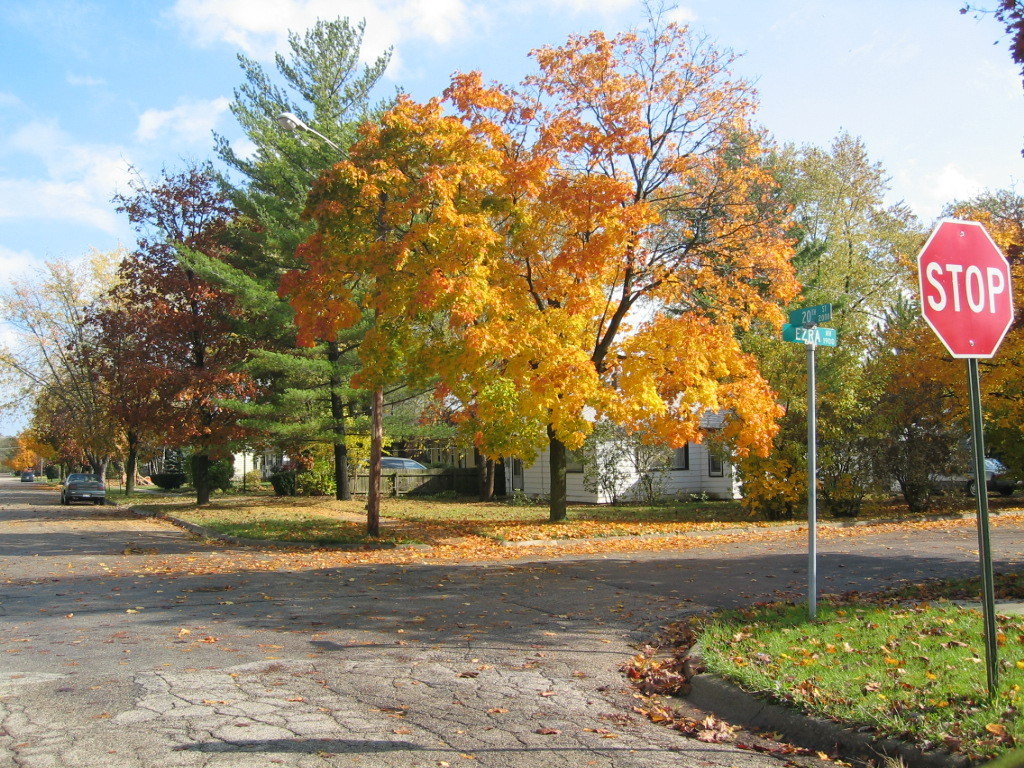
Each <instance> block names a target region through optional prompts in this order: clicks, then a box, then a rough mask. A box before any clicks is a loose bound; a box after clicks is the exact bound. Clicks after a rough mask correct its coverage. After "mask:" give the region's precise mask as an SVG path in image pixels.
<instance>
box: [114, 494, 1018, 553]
mask: <svg viewBox="0 0 1024 768" xmlns="http://www.w3.org/2000/svg"><path fill="white" fill-rule="evenodd" d="M109 496H110V498H111V499H112V500H114V501H117V502H118V503H126V502H127V501H128V500H126V499H125V498H124V496H123V492H121V491H118V490H112V491H110V492H109ZM130 501H131V503H132V505H133V506H136V507H140V508H145V509H147V510H149V511H151V512H156V513H166V514H173V515H175V516H177V517H180V518H182V519H184V520H187V521H189V522H192V523H196V524H198V525H203V526H206V527H208V528H210V529H211V530H214V531H217V532H219V533H223V534H228V535H232V536H239V537H243V538H250V539H262V540H277V541H286V542H294V543H310V544H327V545H333V546H344V547H356V548H358V547H363V546H369V545H374V546H380V545H383V546H395V545H399V544H410V543H413V544H415V543H419V544H428V545H443V544H448V543H451V542H453V541H458V540H462V539H465V538H467V537H469V538H476V539H481V540H486V541H489V542H491V543H492V544H493V543H521V542H551V543H558V542H571V541H574V540H575V541H578V540H581V539H601V538H616V537H633V538H635V537H656V536H675V535H681V534H692V533H700V532H713V531H723V530H726V529H730V528H737V527H750V526H754V527H760V528H762V529H764V530H765V531H766V532H768V531H771V530H777V529H778V528H780V527H781V526H784V525H787V524H792V523H794V522H795V523H800V522H801V521H800V519H799V518H798V519H796V520H784V521H775V522H771V521H764V520H759V519H758V518H755V517H752V516H751V515H750V514H749V513H748V512H746V511H745V510H744V509H743V508H742V507H741V505H740V503H739V502H737V501H713V500H693V501H677V502H671V503H664V504H654V505H640V504H630V505H618V506H598V505H583V504H578V505H570V507H569V513H568V519H567V520H565V521H562V522H559V523H554V524H552V523H550V522H548V510H547V507H546V506H544V505H541V504H528V505H515V504H510V503H507V502H505V501H492V502H481V501H477V500H475V499H465V498H463V499H458V498H456V499H452V498H436V497H435V498H431V497H398V498H385V499H383V500H382V505H381V514H382V524H381V534H382V535H381V537H380V538H379V539H369V538H368V537H366V535H365V524H366V511H365V501H364V500H362V499H353V500H351V501H336V500H334V499H332V498H329V497H324V496H320V497H309V496H293V497H281V496H275V495H274V494H273V493H271V492H269V491H266V490H262V491H259V492H256V493H252V492H250V493H246V494H242V493H239V492H231V493H227V494H216V495H215V496H214V498H213V501H212V503H211V504H209V505H208V506H206V507H202V508H197V507H196V505H195V503H194V501H193V496H192V494H191V492H190V491H188V490H179V491H174V492H170V493H160V494H152V493H145V494H137V495H136V496H135V497H133V498H132V499H131V500H130ZM992 506H993V509H994V510H997V509H999V508H1006V509H1010V508H1012V507H1014V506H1018V507H1019V502H1017V504H1016V505H1015V504H1014V502H1013V500H1001V499H998V500H997V499H992ZM967 508H968V502H967V500H961V499H953V500H951V510H952V511H958V510H960V509H963V510H967ZM901 512H902V514H901ZM889 517H892V518H904V519H908V520H912V519H915V518H913V517H912V516H909V515H907V514H906V510H905V507H902V506H901V505H899V504H895V503H893V502H890V501H886V502H885V503H879V504H875V505H872V506H870V507H869V508H868V509H866V510H865V512H864V514H863V515H861V517H860V519H872V518H874V519H878V518H889ZM826 519H827V518H826ZM917 519H920V518H919V517H918V518H917Z"/></svg>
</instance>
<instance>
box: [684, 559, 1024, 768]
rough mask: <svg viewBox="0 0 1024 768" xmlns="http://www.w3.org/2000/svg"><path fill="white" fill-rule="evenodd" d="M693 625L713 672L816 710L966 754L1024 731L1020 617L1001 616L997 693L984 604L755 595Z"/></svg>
mask: <svg viewBox="0 0 1024 768" xmlns="http://www.w3.org/2000/svg"><path fill="white" fill-rule="evenodd" d="M1010 578H1011V581H1014V582H1017V583H1019V579H1015V578H1012V577H1010ZM933 586H935V587H936V589H939V588H938V585H933ZM963 586H966V585H963ZM958 588H959V587H957V588H953V591H956V589H958ZM697 634H698V638H699V643H700V649H701V656H702V657H703V659H704V662H705V664H706V665H707V669H708V670H709V671H711V672H714V673H716V674H719V675H721V676H723V677H725V678H727V679H729V680H732V681H734V682H736V683H738V684H739V685H740V686H741V687H743V688H744V689H746V690H749V691H752V692H758V693H762V694H766V695H767V696H769V697H770V698H773V699H775V700H778V701H782V702H786V703H789V704H792V705H795V706H797V707H799V708H801V709H803V710H805V711H807V712H810V713H813V714H815V715H818V716H822V717H825V718H829V719H832V720H837V721H840V722H844V723H849V724H855V725H868V726H872V727H874V728H875V729H877V731H878V732H879V733H880V734H884V735H887V736H896V737H902V738H905V739H908V740H911V741H914V742H916V743H918V744H920V745H921V746H923V747H926V748H934V747H944V748H947V749H950V750H953V751H957V752H962V753H963V754H966V755H968V756H969V757H971V758H972V759H973V758H982V757H991V756H993V755H995V754H998V753H1000V752H1002V751H1004V750H1006V749H1008V748H1010V747H1013V746H1014V745H1016V744H1018V743H1021V742H1022V741H1024V715H1022V714H1021V707H1022V705H1024V620H1022V617H1020V616H1012V617H1007V616H1001V617H999V635H998V642H999V659H1000V670H1001V672H1000V686H999V692H998V695H997V696H996V697H995V698H994V699H992V700H989V699H988V696H987V690H986V677H985V664H984V655H983V654H984V644H983V641H982V620H981V615H980V613H979V612H978V611H976V610H973V609H970V608H965V607H961V606H960V605H957V604H954V603H950V602H946V601H944V600H940V601H938V602H925V603H909V604H899V603H893V602H892V601H890V600H882V601H879V602H839V603H837V604H835V605H831V606H829V605H825V606H823V607H822V609H821V611H820V613H819V617H818V620H817V621H815V622H810V621H808V620H807V609H806V606H802V605H801V606H793V605H771V606H760V607H756V608H754V609H749V610H743V611H735V612H728V613H723V614H721V615H718V616H716V617H712V618H711V619H709V620H707V621H706V622H704V623H703V624H702V625H701V626H700V628H699V629H698V632H697Z"/></svg>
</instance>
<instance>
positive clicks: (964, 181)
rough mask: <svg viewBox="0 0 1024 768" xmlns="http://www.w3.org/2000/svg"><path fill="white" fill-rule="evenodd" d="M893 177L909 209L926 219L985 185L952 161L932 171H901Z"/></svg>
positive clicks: (932, 217)
mask: <svg viewBox="0 0 1024 768" xmlns="http://www.w3.org/2000/svg"><path fill="white" fill-rule="evenodd" d="M896 180H897V181H898V182H899V184H898V186H899V190H898V191H899V193H902V194H905V195H906V201H907V203H908V204H909V205H910V207H911V209H912V210H913V211H914V213H916V214H917V215H918V216H919V217H920V218H921V219H922V220H923V221H925V222H928V221H931V220H932V219H935V218H937V217H938V216H939V214H940V213H941V212H942V209H943V208H944V207H945V206H946V205H947V204H948V203H950V202H952V201H953V200H965V199H967V198H970V197H974V196H975V195H977V194H979V193H981V192H983V191H984V190H985V186H986V185H985V184H984V182H982V181H981V180H980V179H978V178H977V177H974V176H970V175H968V174H967V173H966V172H964V171H963V170H962V169H961V168H960V167H959V166H957V165H956V164H955V163H947V164H946V165H944V166H943V167H942V168H940V169H938V170H937V171H933V172H931V173H913V174H907V173H900V174H897V179H896ZM894 186H897V185H894Z"/></svg>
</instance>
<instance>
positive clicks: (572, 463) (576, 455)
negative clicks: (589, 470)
mask: <svg viewBox="0 0 1024 768" xmlns="http://www.w3.org/2000/svg"><path fill="white" fill-rule="evenodd" d="M565 471H566V472H582V471H583V451H566V452H565Z"/></svg>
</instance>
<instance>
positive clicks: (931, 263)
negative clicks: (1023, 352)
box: [917, 219, 1013, 357]
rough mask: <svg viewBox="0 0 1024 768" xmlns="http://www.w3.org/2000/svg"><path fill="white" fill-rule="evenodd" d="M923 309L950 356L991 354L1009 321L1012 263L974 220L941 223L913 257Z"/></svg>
mask: <svg viewBox="0 0 1024 768" xmlns="http://www.w3.org/2000/svg"><path fill="white" fill-rule="evenodd" d="M917 266H918V279H919V285H920V289H921V294H920V295H921V314H923V315H924V319H925V320H927V321H928V325H930V326H931V328H932V330H933V331H935V333H936V335H937V336H938V337H939V339H941V340H942V343H943V344H945V345H946V349H948V350H949V352H950V354H951V355H953V357H992V356H993V355H994V354H995V351H996V349H997V348H998V347H999V344H1000V342H1001V341H1002V340H1003V337H1004V336H1005V335H1006V332H1007V330H1009V328H1010V325H1011V324H1012V323H1013V286H1012V282H1011V278H1010V264H1009V262H1008V261H1007V260H1006V257H1005V256H1003V254H1002V252H1001V251H1000V250H999V247H998V246H997V245H996V244H995V242H994V241H993V240H992V238H991V237H990V236H989V234H988V232H986V231H985V228H984V227H983V226H982V225H981V224H980V223H978V222H976V221H958V220H956V219H946V220H945V221H941V222H939V224H938V225H937V226H936V227H935V231H934V232H932V235H931V237H929V238H928V242H927V243H925V245H924V248H922V249H921V253H920V254H918V257H917Z"/></svg>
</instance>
